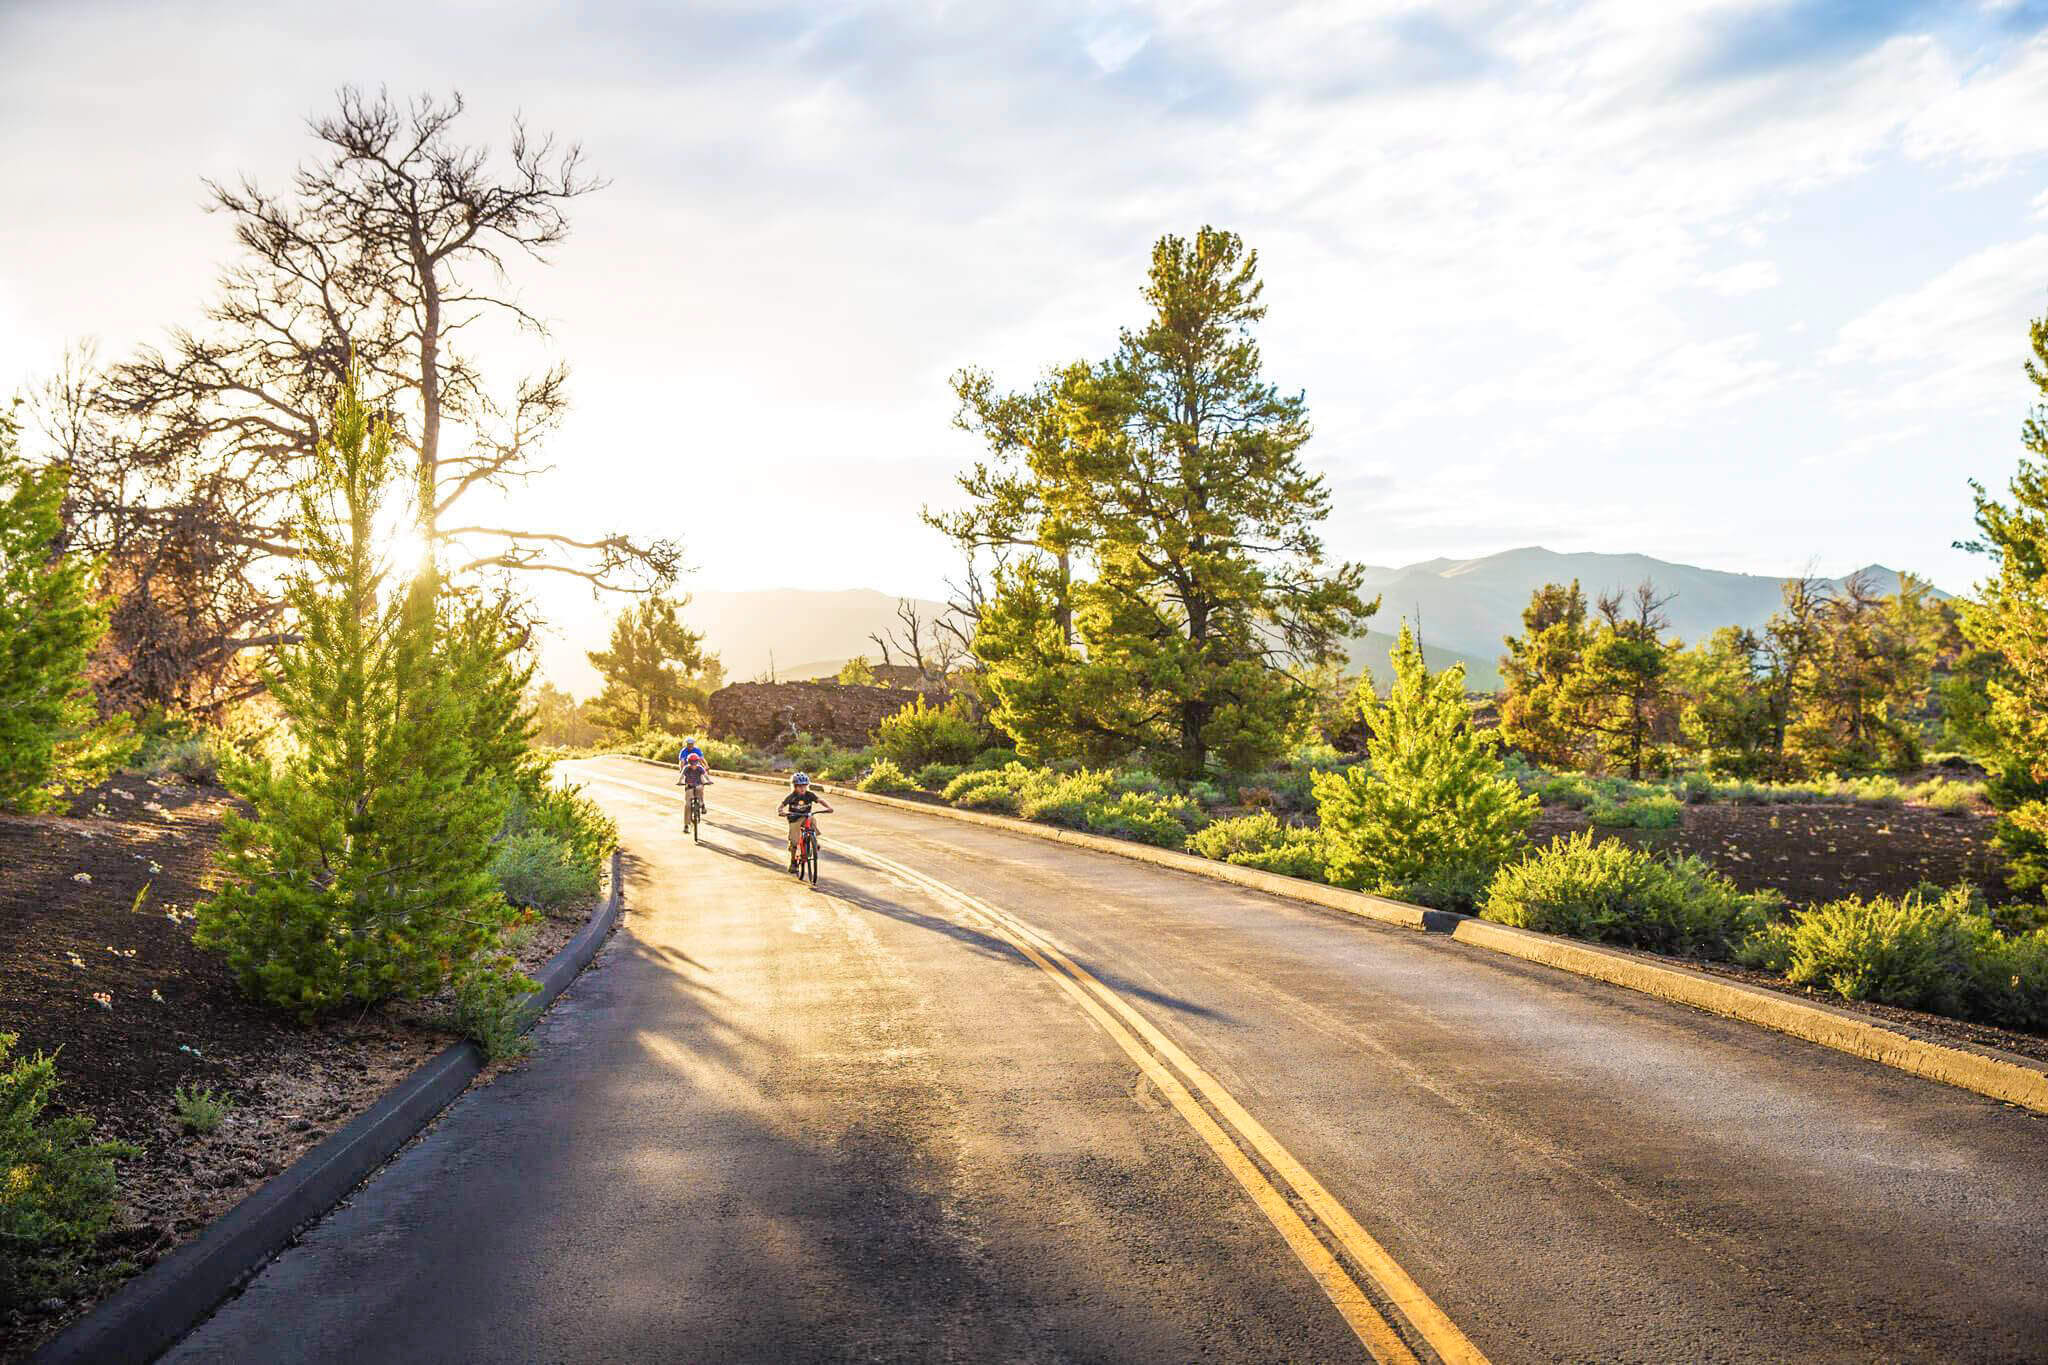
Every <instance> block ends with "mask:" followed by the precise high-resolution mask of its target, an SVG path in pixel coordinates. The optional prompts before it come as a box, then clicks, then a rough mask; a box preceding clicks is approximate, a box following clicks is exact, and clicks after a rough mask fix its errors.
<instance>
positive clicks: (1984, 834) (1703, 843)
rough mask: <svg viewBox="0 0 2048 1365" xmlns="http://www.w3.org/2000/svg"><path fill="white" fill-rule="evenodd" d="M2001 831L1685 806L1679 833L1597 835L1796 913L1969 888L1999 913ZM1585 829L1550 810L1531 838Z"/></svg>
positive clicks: (1899, 815)
mask: <svg viewBox="0 0 2048 1365" xmlns="http://www.w3.org/2000/svg"><path fill="white" fill-rule="evenodd" d="M1995 823H1996V822H1995V820H1994V819H1993V818H1992V817H1991V816H1989V815H1985V814H1979V813H1976V812H1966V813H1964V814H1961V815H1943V814H1941V813H1939V812H1937V811H1934V810H1930V809H1928V808H1927V807H1924V806H1893V807H1890V808H1882V807H1870V806H1852V805H1846V804H1826V805H1800V806H1794V805H1783V806H1745V805H1735V804H1724V803H1721V802H1715V803H1712V804H1709V805H1699V806H1687V807H1685V808H1684V813H1683V816H1682V822H1681V823H1680V825H1679V826H1678V827H1677V828H1676V829H1597V830H1595V831H1594V834H1595V837H1596V838H1602V839H1624V840H1626V841H1628V842H1629V843H1632V844H1636V845H1638V846H1640V847H1643V848H1649V849H1655V850H1657V851H1659V852H1668V853H1693V854H1697V855H1699V856H1700V857H1701V858H1704V859H1705V860H1706V861H1707V862H1709V863H1711V864H1713V866H1714V868H1715V870H1717V871H1719V872H1721V873H1723V874H1725V875H1726V876H1727V877H1728V878H1729V879H1730V880H1731V881H1733V882H1734V883H1735V884H1736V885H1737V886H1740V887H1741V888H1742V889H1743V890H1745V891H1760V890H1764V889H1766V888H1768V889H1771V890H1775V891H1778V892H1780V893H1781V894H1783V895H1784V897H1785V899H1787V900H1789V901H1791V902H1792V903H1793V904H1794V905H1810V904H1815V903H1818V902H1823V901H1830V900H1837V899H1840V898H1841V897H1843V896H1849V895H1860V896H1874V895H1897V894H1899V893H1900V892H1904V891H1910V890H1912V889H1913V888H1914V887H1916V886H1918V885H1920V884H1921V883H1922V882H1934V883H1937V884H1939V885H1941V886H1950V885H1953V884H1954V883H1956V882H1962V881H1966V882H1974V883H1975V884H1976V885H1977V886H1979V887H1980V888H1982V889H1983V891H1984V893H1985V895H1986V896H1987V897H1988V898H1989V899H1990V901H1991V903H1992V904H1994V905H1998V904H2003V903H2008V902H2011V901H2014V900H2017V899H2020V898H2019V897H2017V896H2015V895H2013V894H2012V893H2009V892H2008V891H2007V890H2006V889H2005V871H2004V864H2003V863H2002V862H2001V860H2000V859H1999V856H1998V850H1997V849H1995V848H1994V847H1992V844H1991V832H1992V829H1993V826H1994V825H1995ZM1587 827H1588V826H1587V822H1586V817H1585V816H1584V815H1583V814H1581V813H1580V812H1578V811H1573V810H1566V809H1563V808H1561V807H1557V806H1550V807H1546V808H1544V810H1542V811H1541V812H1540V813H1539V814H1538V815H1537V817H1536V823H1535V825H1534V827H1533V828H1532V829H1531V830H1530V837H1532V838H1533V839H1535V840H1536V842H1538V843H1548V842H1549V841H1550V840H1551V839H1553V838H1555V837H1557V836H1558V835H1561V834H1571V833H1575V832H1577V831H1579V830H1582V829H1585V828H1587Z"/></svg>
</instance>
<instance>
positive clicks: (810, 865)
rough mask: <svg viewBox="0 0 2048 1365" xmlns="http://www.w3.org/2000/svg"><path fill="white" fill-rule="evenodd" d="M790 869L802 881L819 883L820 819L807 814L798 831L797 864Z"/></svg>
mask: <svg viewBox="0 0 2048 1365" xmlns="http://www.w3.org/2000/svg"><path fill="white" fill-rule="evenodd" d="M790 871H791V872H793V873H795V874H796V879H797V880H798V881H800V882H802V881H807V882H809V883H810V884H811V885H812V886H816V885H817V884H818V821H817V819H816V817H814V816H809V815H806V816H805V817H804V822H803V825H802V826H801V828H800V829H799V831H798V833H797V840H796V866H795V867H793V868H791V869H790Z"/></svg>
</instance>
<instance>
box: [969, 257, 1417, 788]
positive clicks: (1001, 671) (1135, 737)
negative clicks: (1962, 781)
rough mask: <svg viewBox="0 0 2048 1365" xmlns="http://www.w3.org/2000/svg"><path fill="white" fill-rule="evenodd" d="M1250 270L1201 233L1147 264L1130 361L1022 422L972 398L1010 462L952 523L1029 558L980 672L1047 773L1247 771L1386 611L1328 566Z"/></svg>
mask: <svg viewBox="0 0 2048 1365" xmlns="http://www.w3.org/2000/svg"><path fill="white" fill-rule="evenodd" d="M1262 288H1263V286H1262V285H1261V284H1260V283H1259V279H1258V256H1257V253H1255V252H1253V251H1250V250H1248V249H1247V248H1246V247H1245V245H1244V243H1243V242H1242V241H1241V240H1240V239H1239V238H1238V237H1237V235H1236V234H1235V233H1230V232H1222V231H1218V230H1217V229H1214V228H1203V229H1202V230H1201V231H1200V232H1198V233H1196V234H1195V236H1194V237H1193V238H1192V239H1188V238H1182V237H1174V236H1168V237H1163V238H1161V239H1160V240H1159V242H1158V243H1157V244H1156V245H1155V246H1154V247H1153V250H1152V269H1151V274H1150V277H1149V279H1148V281H1147V283H1146V286H1145V290H1144V298H1145V301H1146V302H1147V303H1148V304H1150V305H1151V306H1152V309H1153V314H1152V317H1151V319H1150V320H1149V321H1148V322H1147V323H1146V325H1145V326H1144V327H1143V328H1142V329H1140V330H1138V331H1135V332H1132V331H1126V332H1125V333H1124V334H1123V337H1122V343H1121V345H1119V347H1118V348H1117V351H1116V353H1115V354H1114V355H1113V356H1112V357H1111V358H1110V359H1109V360H1108V361H1106V362H1104V363H1103V364H1101V365H1099V366H1095V367H1093V368H1081V369H1071V368H1070V369H1068V370H1065V371H1062V372H1060V373H1059V374H1057V375H1055V376H1054V377H1052V378H1051V379H1049V380H1048V381H1047V382H1046V383H1045V384H1044V385H1043V386H1041V388H1040V389H1039V390H1037V391H1036V392H1035V393H1034V394H1032V395H1029V396H1028V397H1025V398H1019V399H1016V400H1013V401H1011V402H1010V403H1009V404H1008V406H1005V405H1004V404H1003V403H1001V402H998V401H997V400H994V399H993V398H990V397H989V396H987V395H985V394H983V395H980V396H979V399H977V394H976V392H975V391H974V390H972V388H971V387H969V388H963V390H962V399H963V402H964V403H967V404H969V405H970V406H971V407H972V409H973V411H974V412H975V414H976V418H975V421H974V423H972V425H977V426H979V427H981V428H984V429H985V430H986V431H987V434H988V435H989V437H990V441H991V444H992V446H993V447H995V449H996V450H997V452H998V454H999V455H1001V454H1002V453H1003V451H1004V450H1005V448H1006V446H1008V447H1014V448H1015V450H1016V451H1017V452H1020V453H1019V456H1018V458H1014V459H1011V460H1009V461H1008V462H1007V463H1003V464H1002V465H1001V466H1000V468H993V467H992V468H991V469H989V470H984V469H983V468H982V467H979V466H978V467H977V470H976V472H975V474H973V475H970V476H969V477H968V478H966V479H963V480H962V483H963V485H964V486H965V487H966V490H967V491H968V492H969V494H970V495H972V496H973V497H974V498H975V500H976V502H977V503H978V504H980V507H981V512H980V514H976V513H973V512H970V513H968V514H964V515H962V516H960V517H957V518H954V519H952V520H951V521H948V520H947V519H944V518H941V519H939V520H940V524H941V525H945V526H948V528H949V529H951V530H953V531H954V533H955V535H956V538H959V539H960V540H961V541H962V542H963V543H964V544H968V545H970V546H972V545H975V544H984V545H990V546H997V547H1001V546H1012V547H1016V546H1022V547H1025V549H1026V551H1027V553H1026V555H1025V557H1024V558H1022V559H1020V560H1013V561H1012V562H1011V563H1010V565H1009V566H1008V567H1007V568H1006V569H1004V570H1002V571H1000V572H999V573H998V574H997V575H996V580H995V591H994V594H993V596H992V600H991V601H990V602H989V603H987V604H986V606H985V607H984V608H983V610H982V613H981V619H980V622H979V627H978V629H977V631H976V634H975V642H974V646H975V654H976V657H977V658H979V659H980V661H981V662H982V664H983V666H984V680H985V685H986V687H987V690H988V692H989V694H990V695H991V697H992V699H993V703H994V704H993V706H992V708H991V715H990V719H992V720H993V721H994V722H995V724H996V725H998V726H999V727H1001V728H1002V729H1003V730H1005V731H1007V732H1009V733H1010V734H1012V735H1014V736H1016V737H1017V740H1018V745H1019V748H1020V749H1021V750H1022V751H1024V752H1026V753H1028V754H1031V755H1034V756H1063V755H1086V756H1090V757H1102V758H1109V757H1121V756H1123V755H1125V754H1129V753H1132V752H1134V751H1135V752H1141V753H1144V754H1146V755H1148V756H1149V757H1150V758H1151V759H1152V761H1154V762H1155V763H1157V764H1159V765H1160V766H1162V767H1164V768H1167V769H1170V770H1172V771H1174V772H1175V773H1177V774H1179V775H1181V776H1184V777H1190V778H1192V777H1199V776H1201V775H1202V773H1203V772H1205V771H1206V770H1207V769H1208V768H1209V766H1210V763H1211V760H1212V758H1213V759H1215V760H1219V761H1220V762H1221V764H1222V765H1223V766H1224V767H1227V768H1234V769H1243V768H1249V767H1253V766H1256V765H1257V764H1259V763H1261V762H1265V761H1268V760H1270V759H1271V758H1272V757H1273V756H1274V755H1276V754H1278V753H1279V752H1281V751H1282V750H1283V749H1284V748H1285V746H1286V745H1287V744H1288V742H1289V741H1290V740H1291V739H1293V738H1295V737H1296V736H1298V735H1299V734H1300V733H1301V732H1302V731H1303V729H1304V728H1305V724H1306V721H1307V719H1308V717H1309V714H1310V711H1311V710H1312V707H1313V703H1314V701H1315V688H1314V685H1313V675H1314V672H1315V670H1316V669H1317V668H1318V667H1319V666H1321V665H1324V664H1327V663H1329V662H1330V661H1331V660H1333V659H1335V658H1338V657H1339V656H1340V653H1341V647H1342V644H1343V641H1344V639H1345V638H1346V637H1347V636H1350V635H1355V634H1356V633H1358V632H1359V631H1361V630H1362V629H1363V627H1364V624H1365V619H1366V617H1367V616H1368V615H1369V614H1370V613H1371V612H1372V610H1373V607H1374V606H1377V603H1374V604H1372V605H1370V606H1369V605H1367V604H1365V603H1363V602H1361V601H1360V599H1359V586H1360V584H1361V582H1362V581H1363V570H1362V569H1361V568H1360V567H1359V566H1357V565H1353V564H1337V565H1330V564H1327V563H1326V562H1325V560H1324V556H1323V545H1322V540H1321V538H1320V536H1319V535H1318V534H1317V526H1318V523H1320V522H1321V521H1322V520H1323V519H1324V518H1325V517H1327V516H1328V515H1329V511H1330V494H1329V489H1328V488H1327V487H1326V486H1325V484H1324V482H1323V480H1322V477H1321V476H1320V475H1317V474H1313V473H1311V472H1310V471H1309V470H1308V469H1307V468H1306V466H1304V465H1303V464H1302V461H1301V455H1300V452H1301V449H1302V447H1303V446H1304V445H1305V444H1306V443H1307V442H1308V439H1309V435H1310V428H1309V421H1308V409H1307V404H1306V402H1305V400H1304V399H1303V397H1302V395H1300V394H1298V393H1296V394H1284V393H1282V392H1280V391H1279V389H1278V388H1276V387H1275V386H1274V385H1273V384H1271V383H1269V382H1267V380H1266V379H1265V377H1264V375H1263V374H1262V373H1261V370H1262V363H1261V359H1260V354H1259V347H1258V343H1257V342H1256V341H1255V340H1254V339H1253V335H1252V331H1253V328H1254V326H1255V325H1256V324H1257V323H1258V322H1259V321H1260V320H1261V319H1262V318H1263V317H1264V316H1265V313H1266V309H1265V305H1264V304H1263V303H1262V302H1260V294H1261V290H1262Z"/></svg>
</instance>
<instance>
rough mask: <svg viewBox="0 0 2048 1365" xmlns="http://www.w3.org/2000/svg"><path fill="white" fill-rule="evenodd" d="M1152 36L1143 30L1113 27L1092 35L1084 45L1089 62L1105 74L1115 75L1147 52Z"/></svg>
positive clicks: (1119, 26)
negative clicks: (1142, 53) (1132, 60)
mask: <svg viewBox="0 0 2048 1365" xmlns="http://www.w3.org/2000/svg"><path fill="white" fill-rule="evenodd" d="M1151 41H1152V35H1151V34H1150V33H1148V32H1146V31H1145V30H1144V29H1141V28H1128V27H1124V26H1121V25H1112V26H1110V27H1108V28H1105V29H1102V30H1100V31H1097V32H1095V33H1092V34H1091V35H1090V36H1089V37H1088V38H1087V39H1086V40H1085V41H1084V42H1083V43H1082V44H1081V46H1082V49H1083V50H1084V51H1085V52H1087V54H1088V60H1089V61H1091V62H1094V63H1095V65H1096V66H1097V67H1099V68H1101V70H1102V71H1103V72H1104V74H1114V73H1115V72H1118V71H1121V70H1123V69H1124V68H1125V67H1126V66H1128V65H1130V62H1131V58H1133V57H1135V56H1137V55H1138V54H1139V53H1140V52H1143V51H1144V50H1145V44H1147V43H1149V42H1151Z"/></svg>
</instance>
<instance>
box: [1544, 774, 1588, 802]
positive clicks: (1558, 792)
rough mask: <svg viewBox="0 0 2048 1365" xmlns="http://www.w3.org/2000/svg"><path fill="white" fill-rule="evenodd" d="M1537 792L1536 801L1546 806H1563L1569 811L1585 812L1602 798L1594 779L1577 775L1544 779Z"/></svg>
mask: <svg viewBox="0 0 2048 1365" xmlns="http://www.w3.org/2000/svg"><path fill="white" fill-rule="evenodd" d="M1535 792H1536V799H1537V800H1538V801H1540V802H1542V803H1543V804H1544V805H1546V806H1563V807H1564V808H1565V809H1567V810H1585V809H1586V808H1587V807H1588V806H1591V805H1592V804H1593V803H1594V802H1595V801H1598V800H1599V799H1600V796H1601V793H1600V789H1599V788H1598V787H1597V786H1595V785H1594V782H1593V779H1591V778H1588V777H1583V776H1581V775H1579V774H1577V773H1565V774H1563V775H1560V776H1556V777H1544V778H1542V779H1541V780H1540V781H1539V782H1538V783H1537V785H1536V788H1535Z"/></svg>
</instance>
